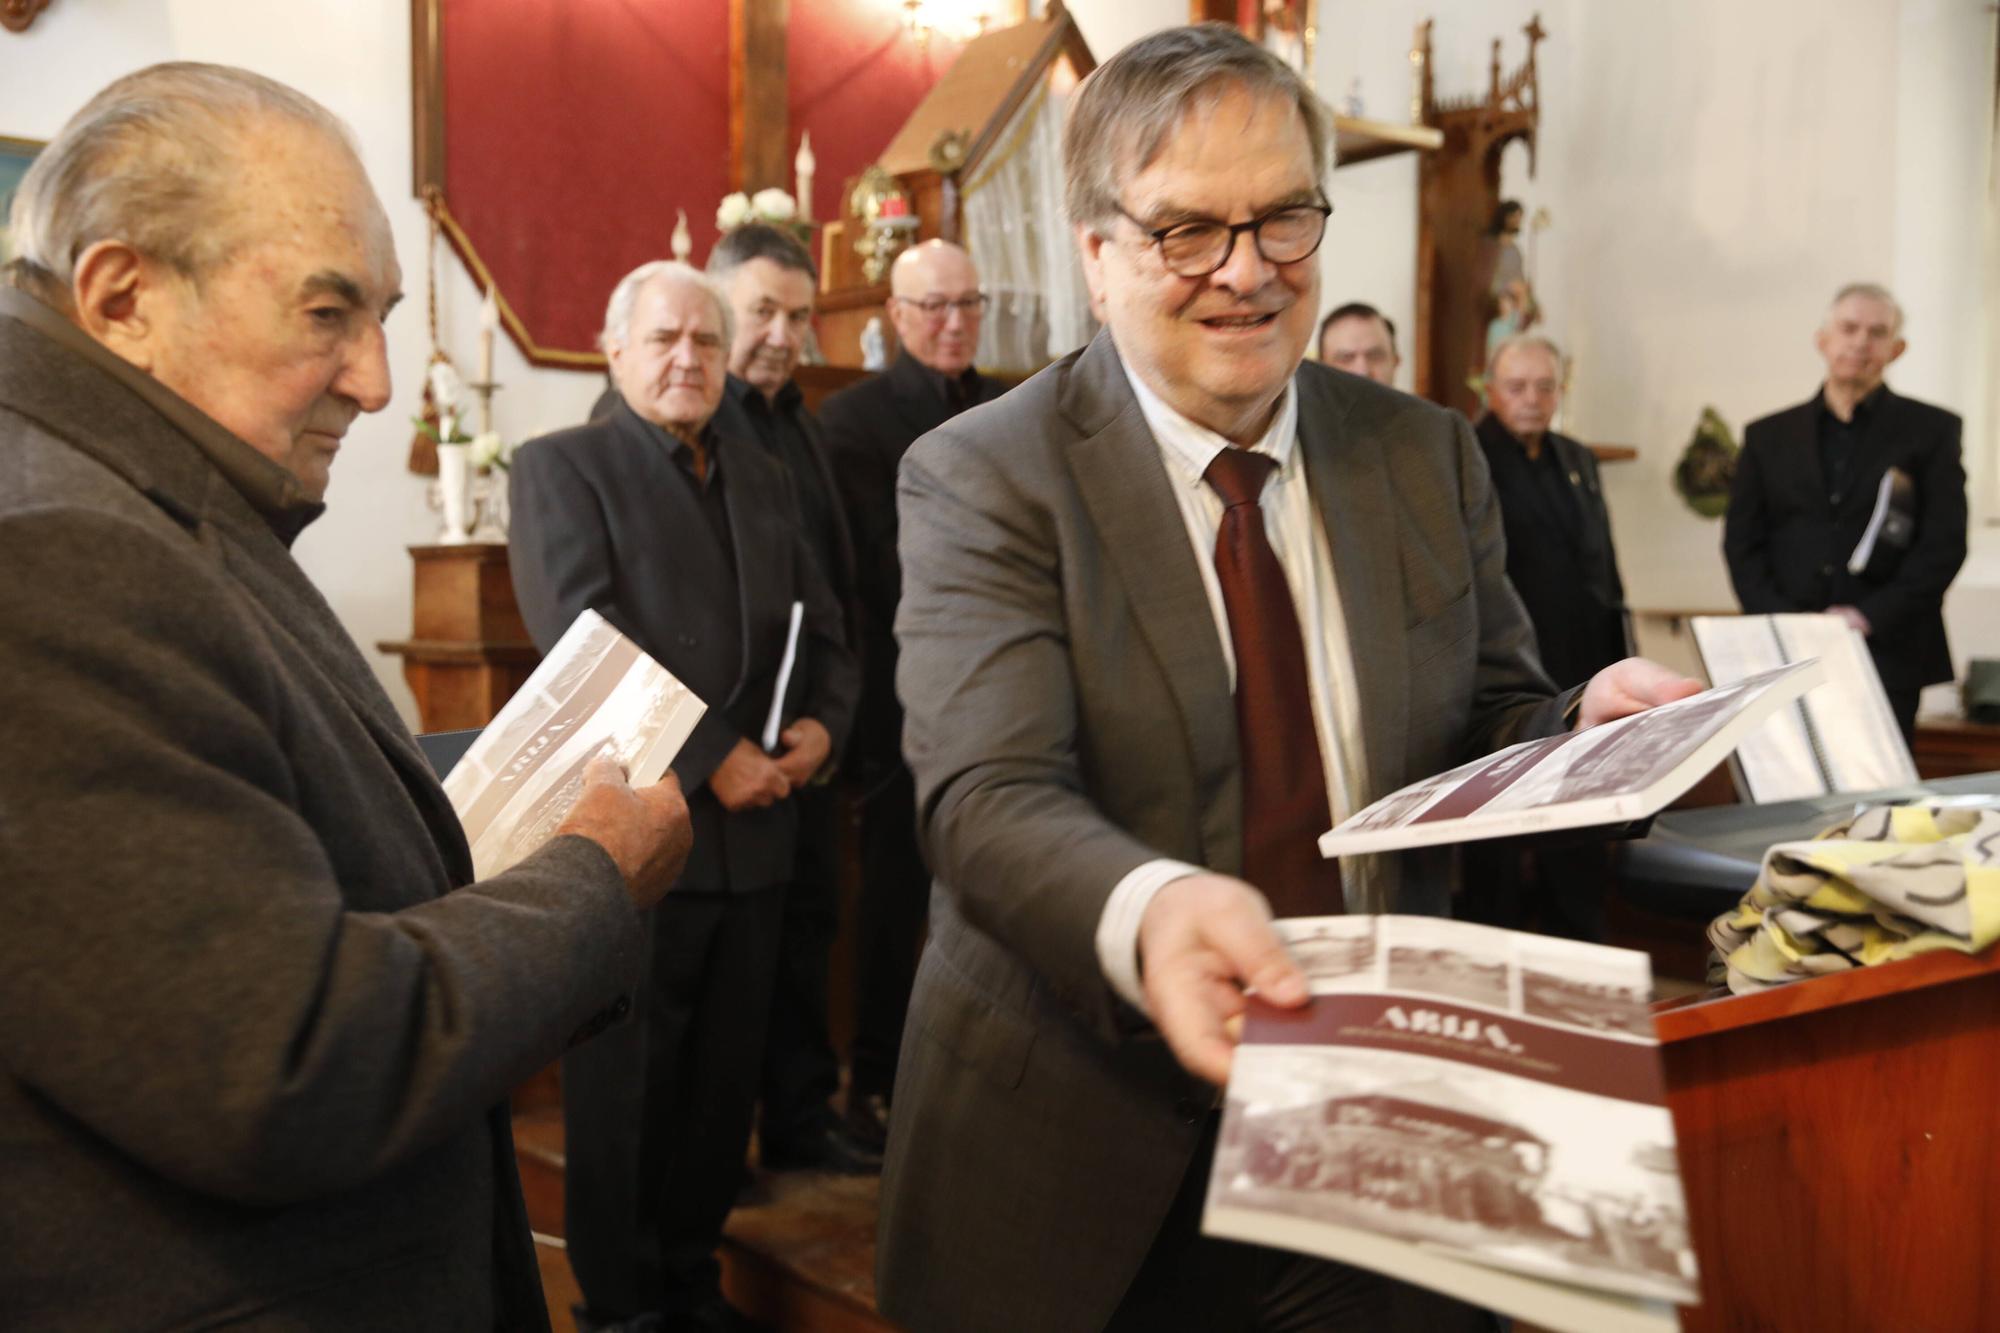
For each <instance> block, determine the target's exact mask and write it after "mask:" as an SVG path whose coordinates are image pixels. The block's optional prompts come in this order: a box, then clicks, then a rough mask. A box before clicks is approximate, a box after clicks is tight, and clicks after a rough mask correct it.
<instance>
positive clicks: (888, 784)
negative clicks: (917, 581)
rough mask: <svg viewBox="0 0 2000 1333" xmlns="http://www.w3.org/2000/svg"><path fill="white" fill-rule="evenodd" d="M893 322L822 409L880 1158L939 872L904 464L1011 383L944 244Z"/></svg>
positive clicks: (852, 1103) (858, 1091)
mask: <svg viewBox="0 0 2000 1333" xmlns="http://www.w3.org/2000/svg"><path fill="white" fill-rule="evenodd" d="M889 289H890V291H891V293H892V295H891V296H890V297H889V322H890V323H891V324H892V325H894V326H895V329H896V337H897V340H898V341H899V342H900V343H901V344H902V350H901V352H900V353H899V354H898V355H897V357H896V360H895V362H894V363H893V364H892V365H891V366H890V367H889V369H888V370H886V371H884V372H883V373H882V374H880V375H877V376H876V377H874V378H873V379H869V380H864V381H863V382H861V383H860V384H856V385H853V386H851V387H849V388H846V389H843V390H841V391H840V392H839V393H837V394H834V395H833V396H832V397H830V398H828V399H827V400H826V405H825V407H824V408H822V409H821V412H820V420H821V422H822V424H823V425H824V427H825V431H826V446H827V450H828V453H829V455H830V456H831V458H832V460H833V466H834V472H835V474H836V476H837V477H838V478H839V482H840V493H841V499H842V501H843V503H844V504H845V505H846V509H847V518H848V524H849V527H850V528H851V530H852V532H853V535H854V552H855V564H856V571H857V581H858V585H859V593H860V600H861V613H862V625H863V629H862V635H863V638H862V660H863V664H864V667H865V672H866V675H865V680H864V683H863V687H862V691H861V709H860V714H859V716H858V718H857V720H856V723H855V736H854V744H853V746H852V748H851V749H850V751H849V753H848V766H849V769H850V770H851V771H852V772H853V774H854V776H855V778H856V780H857V781H858V782H859V783H860V785H861V787H862V790H863V793H864V796H863V804H862V813H861V873H862V889H861V908H860V913H859V918H860V919H859V922H858V927H859V939H860V942H861V947H860V957H859V959H858V966H857V968H856V972H857V976H856V988H857V993H856V996H855V1019H854V1022H855V1031H854V1050H853V1057H852V1069H851V1071H850V1082H849V1085H848V1091H847V1128H848V1131H849V1132H850V1133H851V1134H852V1135H853V1137H854V1139H855V1140H856V1141H857V1142H858V1143H861V1144H864V1145H866V1146H869V1147H872V1148H873V1149H874V1150H875V1151H876V1152H878V1153H879V1152H880V1151H881V1150H882V1147H883V1145H884V1143H885V1141H886V1138H887V1125H888V1108H889V1097H890V1092H891V1090H892V1088H893V1087H894V1085H895V1081H896V1053H897V1051H898V1050H899V1049H900V1047H901V1046H902V1041H903V1018H904V1015H905V1014H906V1013H908V1011H909V1004H910V986H911V984H912V983H913V982H914V980H915V978H916V966H917V945H918V942H919V940H920V939H921V937H922V935H923V928H924V903H925V900H926V898H927V896H928V895H929V892H930V874H929V872H928V871H926V870H925V869H924V862H923V857H922V855H921V853H919V852H918V850H917V840H916V804H915V800H916V798H915V788H914V787H913V786H912V785H911V781H910V770H909V769H908V768H907V767H905V766H904V763H903V750H902V737H903V710H902V706H901V705H900V704H898V703H897V702H896V640H895V638H894V636H893V633H892V630H893V626H894V625H895V620H896V603H897V602H898V600H900V598H901V596H902V588H903V576H902V567H901V565H900V564H899V563H898V562H897V558H896V468H897V466H898V465H899V464H900V463H901V462H902V461H903V454H904V452H905V451H906V450H907V449H908V448H909V447H910V445H911V443H912V442H913V441H914V440H916V438H917V437H918V436H920V435H922V434H924V433H925V432H927V431H930V430H933V429H935V428H936V427H938V426H940V425H942V424H944V423H945V422H946V421H948V420H950V419H951V418H952V417H954V416H957V415H958V414H959V413H960V412H962V411H964V410H965V409H966V408H968V407H976V406H977V405H979V404H980V403H984V402H987V401H989V400H991V399H994V398H997V397H999V396H1000V394H1001V392H1002V387H1001V386H1000V385H998V384H996V383H994V382H993V381H992V380H989V379H987V378H986V377H985V376H983V375H981V374H980V373H979V372H978V371H977V370H975V369H973V366H972V357H973V353H974V352H975V351H976V350H977V349H978V346H979V327H980V321H981V317H982V315H983V314H984V313H985V310H986V296H985V294H984V293H982V292H981V291H980V290H979V271H978V270H977V269H976V268H974V267H973V264H972V257H971V256H970V255H968V254H966V253H965V251H964V250H962V249H960V248H959V247H958V246H956V245H952V244H951V243H950V242H948V241H926V242H924V243H923V244H922V245H919V246H916V247H914V248H912V249H909V250H906V251H904V252H903V253H902V254H901V255H900V256H898V257H897V259H896V262H895V264H894V265H893V266H892V267H891V268H890V270H889Z"/></svg>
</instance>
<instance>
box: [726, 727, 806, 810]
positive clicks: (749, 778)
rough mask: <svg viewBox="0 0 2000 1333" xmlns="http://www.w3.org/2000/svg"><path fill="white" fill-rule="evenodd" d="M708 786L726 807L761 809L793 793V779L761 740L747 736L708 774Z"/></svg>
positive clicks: (732, 808) (733, 808)
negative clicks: (767, 751) (764, 750)
mask: <svg viewBox="0 0 2000 1333" xmlns="http://www.w3.org/2000/svg"><path fill="white" fill-rule="evenodd" d="M708 789H709V790H710V791H712V792H714V793H715V799H716V800H718V801H720V802H722V808H723V809H724V810H728V811H731V812H734V811H737V810H761V809H762V808H763V807H765V806H767V805H776V804H777V803H778V802H779V801H782V800H784V799H785V798H786V797H787V796H790V795H791V794H792V780H791V779H790V778H788V777H786V776H785V770H784V769H782V768H780V767H778V763H777V761H776V760H774V759H772V758H771V756H770V755H768V754H765V753H764V752H763V750H761V749H759V748H758V746H757V742H755V741H752V740H747V739H746V740H740V741H738V742H736V744H735V746H734V747H733V748H732V749H731V750H730V751H729V753H728V754H726V755H724V756H723V757H722V762H721V763H719V764H717V765H716V766H715V771H714V772H713V773H710V774H709V775H708Z"/></svg>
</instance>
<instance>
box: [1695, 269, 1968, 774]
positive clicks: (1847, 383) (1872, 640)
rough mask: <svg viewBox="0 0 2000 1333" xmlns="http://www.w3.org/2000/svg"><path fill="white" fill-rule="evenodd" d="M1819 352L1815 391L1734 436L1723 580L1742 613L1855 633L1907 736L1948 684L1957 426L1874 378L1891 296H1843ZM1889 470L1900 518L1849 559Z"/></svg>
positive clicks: (1887, 332)
mask: <svg viewBox="0 0 2000 1333" xmlns="http://www.w3.org/2000/svg"><path fill="white" fill-rule="evenodd" d="M1814 345H1815V346H1816V347H1817V348H1818V349H1819V354H1820V356H1821V357H1823V358H1824V359H1825V361H1826V382H1825V383H1824V384H1822V385H1821V386H1820V391H1819V392H1818V393H1816V394H1814V395H1813V396H1812V397H1811V398H1810V399H1808V400H1807V401H1806V402H1804V403H1801V404H1799V405H1798V406H1797V407H1792V408H1787V409H1786V410H1784V411H1782V412H1777V413H1773V414H1772V415H1771V416H1768V417H1765V418H1763V419H1762V420H1760V421H1753V422H1751V423H1750V425H1749V427H1748V428H1747V429H1745V430H1744V432H1743V453H1742V455H1741V456H1740V457H1739V458H1738V459H1737V463H1736V485H1735V489H1734V490H1733V491H1732V493H1731V494H1730V497H1729V518H1728V521H1727V524H1726V526H1725V527H1724V529H1723V536H1722V550H1723V554H1724V555H1725V556H1726V557H1727V558H1728V561H1729V580H1730V582H1731V583H1732V584H1734V585H1735V587H1736V600H1737V601H1739V602H1741V603H1742V604H1743V609H1744V611H1745V612H1748V613H1750V614H1753V615H1755V614H1768V613H1772V612H1782V611H1828V612H1831V613H1833V614H1835V615H1838V616H1840V617H1841V618H1842V619H1844V620H1845V621H1846V622H1847V623H1848V624H1849V625H1852V626H1853V627H1854V628H1855V629H1856V630H1858V631H1860V633H1861V634H1862V635H1863V636H1864V637H1866V639H1867V640H1868V651H1869V654H1870V655H1871V656H1872V657H1873V658H1874V659H1875V669H1876V671H1878V672H1879V673H1880V674H1881V677H1882V688H1883V689H1884V690H1885V691H1886V692H1887V694H1888V696H1889V707H1890V709H1891V711H1893V712H1894V713H1895V715H1896V722H1897V725H1899V726H1900V727H1902V729H1903V735H1904V737H1905V738H1908V737H1910V736H1911V735H1913V734H1914V732H1915V730H1916V718H1917V696H1918V695H1919V694H1920V693H1921V692H1922V690H1923V687H1924V686H1926V685H1929V684H1931V683H1933V682H1935V681H1941V680H1950V679H1951V678H1952V663H1951V648H1950V645H1949V644H1948V643H1947V642H1946V641H1945V633H1944V594H1945V589H1947V588H1949V587H1950V586H1951V581H1952V579H1953V578H1954V577H1956V576H1957V574H1958V567H1959V566H1960V565H1962V564H1964V563H1965V468H1964V466H1963V465H1962V463H1961V461H1960V457H1959V436H1960V428H1961V423H1960V421H1959V419H1958V417H1957V416H1956V415H1955V414H1953V413H1951V412H1947V411H1945V410H1944V409H1943V408H1939V407H1932V406H1931V405H1930V404H1928V403H1920V402H1918V401H1917V400H1916V399H1914V398H1904V397H1901V396H1899V395H1897V394H1895V393H1892V392H1891V391H1890V389H1889V386H1888V385H1886V384H1884V383H1883V382H1882V377H1883V374H1884V373H1885V372H1886V371H1887V370H1888V368H1889V366H1890V364H1891V363H1892V362H1894V361H1895V359H1896V358H1897V357H1899V356H1901V355H1902V354H1903V349H1904V346H1905V343H1904V341H1903V311H1902V307H1901V306H1899V305H1897V304H1896V298H1895V297H1893V296H1891V295H1890V294H1889V292H1888V291H1887V290H1886V289H1884V288H1882V287H1878V286H1876V285H1874V284H1873V283H1853V284H1850V285H1848V286H1846V287H1843V288H1841V289H1840V291H1839V293H1838V294H1836V295H1835V297H1834V299H1833V308H1832V309H1831V310H1829V311H1828V312H1827V317H1826V322H1825V323H1824V324H1822V325H1820V329H1819V332H1818V334H1817V335H1816V336H1815V338H1814ZM1892 471H1893V472H1900V473H1901V474H1902V476H1903V477H1904V478H1907V480H1908V483H1909V485H1908V486H1907V488H1905V490H1906V498H1905V499H1904V500H1902V501H1899V502H1897V505H1896V507H1897V508H1899V509H1902V510H1905V511H1906V513H1905V515H1904V517H1906V518H1907V520H1908V522H1907V523H1905V524H1891V525H1890V526H1889V528H1888V529H1887V530H1886V531H1883V532H1881V533H1880V534H1878V540H1877V541H1876V543H1874V549H1873V550H1872V552H1871V553H1870V554H1871V555H1872V558H1870V559H1868V560H1866V561H1861V560H1857V559H1856V554H1857V548H1858V547H1859V546H1860V545H1861V542H1862V538H1863V536H1864V535H1865V534H1866V533H1867V532H1868V530H1869V525H1870V523H1871V521H1872V519H1873V518H1874V515H1875V513H1876V510H1877V508H1878V504H1879V503H1880V501H1881V499H1882V497H1883V482H1884V479H1885V478H1886V477H1888V476H1889V474H1890V473H1891V472H1892ZM1891 485H1892V486H1894V485H1895V483H1894V482H1893V481H1892V483H1891Z"/></svg>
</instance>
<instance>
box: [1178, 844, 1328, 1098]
mask: <svg viewBox="0 0 2000 1333" xmlns="http://www.w3.org/2000/svg"><path fill="white" fill-rule="evenodd" d="M1139 970H1140V975H1141V977H1142V979H1143V985H1144V987H1145V991H1146V1007H1147V1009H1148V1010H1150V1011H1151V1013H1152V1018H1153V1023H1154V1024H1155V1026H1157V1027H1158V1028H1159V1029H1160V1034H1161V1035H1162V1036H1164V1037H1165V1038H1166V1039H1167V1045H1168V1046H1169V1047H1171V1048H1172V1049H1173V1052H1174V1056H1175V1058H1177V1059H1178V1060H1179V1061H1180V1062H1181V1064H1182V1065H1183V1066H1185V1067H1186V1068H1187V1069H1188V1071H1189V1072H1190V1073H1194V1074H1197V1075H1199V1076H1201V1077H1202V1078H1205V1079H1207V1080H1208V1081H1209V1082H1210V1083H1213V1084H1216V1085H1217V1086H1218V1087H1219V1086H1221V1085H1222V1084H1224V1083H1227V1082H1228V1081H1229V1064H1230V1061H1231V1060H1232V1059H1233V1058H1234V1056H1235V1054H1236V1039H1235V1037H1234V1036H1233V1035H1232V1033H1231V1032H1230V1030H1229V1024H1230V1020H1232V1019H1234V1018H1236V1017H1237V1016H1239V1015H1240V1014H1242V1012H1243V1010H1244V1007H1245V1002H1244V992H1245V990H1248V989H1254V990H1255V991H1256V992H1257V997H1258V998H1259V999H1261V1000H1265V1001H1267V1002H1269V1003H1271V1004H1275V1005H1278V1006H1280V1007H1282V1008H1286V1009H1291V1008H1295V1007H1296V1006H1298V1005H1301V1004H1304V1003H1305V1001H1306V994H1307V991H1306V979H1305V974H1304V973H1303V972H1301V971H1299V967H1298V964H1297V963H1294V962H1293V961H1292V957H1291V955H1290V954H1288V953H1286V952H1285V946H1284V942H1283V941H1281V940H1280V939H1279V938H1278V934H1277V932H1276V931H1274V930H1272V929H1271V909H1270V908H1269V906H1267V905H1266V904H1265V902H1264V896H1263V895H1262V894H1260V893H1258V892H1257V891H1256V890H1255V889H1253V888H1251V887H1250V886H1249V885H1248V884H1245V883H1244V882H1243V881H1242V880H1240V879H1232V878H1230V877H1229V876H1227V875H1212V874H1202V875H1188V876H1185V877H1184V878H1181V879H1177V880H1173V881H1171V882H1170V883H1168V884H1167V886H1166V887H1165V888H1163V889H1161V890H1160V891H1159V893H1157V894H1156V895H1154V897H1153V901H1152V902H1150V903H1148V904H1147V905H1146V914H1145V915H1144V916H1143V917H1141V918H1140V919H1139Z"/></svg>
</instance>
